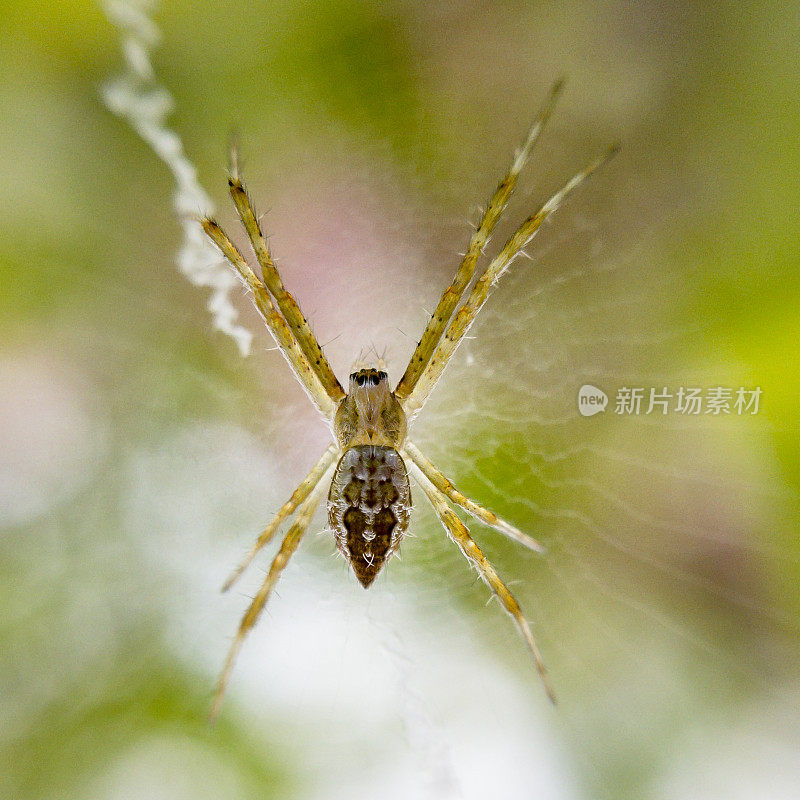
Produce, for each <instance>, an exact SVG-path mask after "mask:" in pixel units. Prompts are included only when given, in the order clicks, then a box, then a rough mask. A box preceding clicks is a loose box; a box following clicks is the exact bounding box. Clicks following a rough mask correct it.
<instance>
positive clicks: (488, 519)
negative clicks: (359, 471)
mask: <svg viewBox="0 0 800 800" xmlns="http://www.w3.org/2000/svg"><path fill="white" fill-rule="evenodd" d="M402 455H404V456H406V457H407V458H408V459H410V460H411V461H412V462H413V463H414V464H416V465H417V466H418V467H419V469H420V470H421V471H422V473H423V474H424V475H425V477H426V478H427V479H428V480H429V481H430V482H431V483H432V484H433V485H434V486H435V487H436V488H437V489H438V490H439V491H440V492H442V494H444V495H446V496H447V498H448V499H449V500H450V502H452V503H455V504H456V505H458V506H461V508H463V509H464V510H465V511H467V512H469V513H470V514H472V516H473V517H475V519H478V520H480V521H481V522H483V523H484V524H485V525H488V526H489V527H490V528H493V529H494V530H496V531H499V532H500V533H502V534H503V535H504V536H507V537H508V538H509V539H513V540H514V541H515V542H518V543H519V544H522V545H524V546H525V547H527V548H529V549H531V550H534V551H536V552H537V553H543V552H544V547H542V545H541V544H539V542H537V541H536V539H534V538H533V537H532V536H528V535H527V534H526V533H523V532H522V531H521V530H519V529H518V528H515V527H514V526H513V525H511V524H509V523H508V522H506V521H505V520H502V519H500V517H498V516H497V514H495V513H494V512H493V511H489V510H488V509H487V508H483V506H479V505H478V504H477V503H476V502H474V501H473V500H470V499H469V498H468V497H467V496H466V495H464V494H462V493H461V492H459V491H458V489H456V487H455V486H453V483H452V482H451V481H450V480H449V478H446V477H445V476H444V475H443V474H442V473H441V472H440V471H439V470H438V469H437V468H436V467H435V466H434V465H433V463H432V462H431V461H430V460H429V459H428V458H426V456H425V455H423V453H422V452H421V451H420V449H419V448H418V447H417V446H416V445H415V444H414V443H413V442H412V441H410V440H409V439H406V441H405V443H404V444H403V453H402Z"/></svg>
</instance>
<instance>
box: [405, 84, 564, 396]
mask: <svg viewBox="0 0 800 800" xmlns="http://www.w3.org/2000/svg"><path fill="white" fill-rule="evenodd" d="M562 85H563V82H562V81H557V82H556V83H555V84H553V86H552V88H551V89H550V92H549V94H548V96H547V99H546V101H545V103H544V105H543V106H542V109H541V111H540V112H539V114H538V116H537V117H536V121H535V122H534V123H533V126H532V127H531V129H530V131H529V132H528V135H527V137H526V139H525V141H524V143H523V144H522V147H520V148H519V150H518V151H517V153H516V155H515V156H514V161H513V162H512V164H511V167H510V168H509V170H508V173H507V174H506V176H505V177H504V178H503V180H502V181H500V184H499V185H498V187H497V189H495V192H494V195H493V196H492V199H491V200H490V201H489V204H488V205H487V206H486V209H485V211H484V212H483V218H482V219H481V221H480V223H479V225H478V227H477V228H476V229H475V232H474V233H473V234H472V237H471V238H470V241H469V246H468V247H467V252H466V253H465V254H464V257H463V259H462V260H461V263H460V264H459V266H458V270H457V271H456V275H455V277H454V278H453V282H452V283H451V284H450V286H448V287H447V289H445V291H444V294H442V297H441V299H440V300H439V304H438V305H437V306H436V310H435V311H434V312H433V315H432V316H431V318H430V319H429V320H428V324H427V326H426V327H425V330H424V331H423V333H422V338H421V339H420V340H419V342H418V343H417V347H416V349H415V350H414V354H413V355H412V356H411V360H410V361H409V362H408V366H407V367H406V371H405V373H404V375H403V377H402V378H401V379H400V382H399V383H398V384H397V387H396V388H395V390H394V393H395V396H396V397H397V398H398V400H401V401H402V400H404V399H405V398H406V397H408V396H409V395H410V394H411V392H412V390H413V389H414V386H416V384H417V381H418V380H419V378H420V376H421V375H422V373H423V370H424V369H425V367H426V366H427V365H428V362H429V361H430V358H431V356H432V355H433V353H434V350H435V349H436V345H437V344H438V343H439V340H440V339H441V338H442V333H444V330H445V327H446V326H447V323H448V322H449V321H450V317H452V315H453V311H454V310H455V307H456V305H458V301H459V300H460V299H461V295H462V294H463V293H464V289H466V287H467V286H468V285H469V282H470V281H471V280H472V276H473V274H474V273H475V264H476V263H477V261H478V258H480V256H481V253H483V248H484V247H485V246H486V243H487V242H488V241H489V237H490V236H491V233H492V231H493V230H494V227H495V225H496V224H497V222H498V220H499V219H500V217H501V215H502V213H503V211H504V209H505V207H506V206H507V205H508V201H509V200H510V198H511V195H512V194H513V192H514V188H515V187H516V185H517V179H518V178H519V174H520V172H522V169H523V167H524V166H525V164H526V163H527V162H528V159H529V157H530V154H531V150H532V149H533V146H534V145H535V144H536V142H537V141H538V139H539V136H540V135H541V133H542V131H543V130H544V127H545V124H546V123H547V120H548V118H549V117H550V114H551V113H552V111H553V107H554V106H555V103H556V100H557V99H558V96H559V94H560V92H561V87H562Z"/></svg>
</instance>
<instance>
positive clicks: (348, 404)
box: [201, 84, 615, 715]
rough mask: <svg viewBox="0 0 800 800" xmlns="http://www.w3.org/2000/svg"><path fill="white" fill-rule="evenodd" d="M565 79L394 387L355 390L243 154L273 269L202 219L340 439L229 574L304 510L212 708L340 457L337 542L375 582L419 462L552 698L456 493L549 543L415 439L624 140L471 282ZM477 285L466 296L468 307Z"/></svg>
mask: <svg viewBox="0 0 800 800" xmlns="http://www.w3.org/2000/svg"><path fill="white" fill-rule="evenodd" d="M559 89H560V84H556V85H555V86H554V87H553V89H552V91H551V93H550V96H549V98H548V101H547V103H546V104H545V106H544V108H543V109H542V111H541V113H540V114H539V116H538V118H537V119H536V122H535V123H534V125H533V127H532V128H531V130H530V132H529V133H528V136H527V138H526V139H525V142H524V144H523V146H522V147H521V148H520V149H519V151H518V152H517V154H516V156H515V158H514V161H513V162H512V164H511V167H510V169H509V171H508V173H507V174H506V176H505V177H504V178H503V180H502V181H501V182H500V184H499V186H498V187H497V189H496V190H495V192H494V195H492V198H491V200H490V201H489V204H488V205H487V206H486V210H485V211H484V214H483V218H482V219H481V222H480V224H479V225H478V227H477V228H476V229H475V231H474V232H473V234H472V238H471V239H470V243H469V247H468V248H467V251H466V253H465V254H464V257H463V258H462V260H461V263H460V264H459V266H458V269H457V271H456V274H455V277H454V279H453V282H452V283H451V284H450V286H448V288H447V289H446V290H445V292H444V294H443V295H442V297H441V299H440V300H439V303H438V305H437V306H436V309H435V310H434V312H433V314H432V316H431V318H430V320H429V322H428V325H427V326H426V328H425V330H424V332H423V334H422V337H421V339H420V341H419V342H418V344H417V347H416V349H415V351H414V354H413V355H412V357H411V360H410V361H409V363H408V366H407V367H406V371H405V373H404V374H403V376H402V378H401V379H400V381H399V383H398V384H397V386H396V387H395V388H394V390H392V389H391V387H390V385H389V378H388V376H387V374H386V372H384V371H383V370H378V369H360V370H358V371H357V372H354V373H353V374H352V375H351V376H350V384H349V392H345V390H344V389H343V388H342V386H341V384H340V383H339V380H338V379H337V377H336V375H335V374H334V372H333V370H332V369H331V366H330V364H329V363H328V360H327V358H326V357H325V354H324V353H323V352H322V348H321V347H320V346H319V344H318V342H317V340H316V338H315V337H314V334H313V333H312V332H311V329H310V327H309V325H308V323H307V321H306V319H305V317H304V316H303V315H302V313H301V312H300V309H299V308H298V306H297V303H296V302H295V299H294V297H292V295H291V294H290V293H289V292H288V291H286V289H285V287H284V286H283V282H282V281H281V278H280V275H279V274H278V270H277V268H276V267H275V263H274V262H273V260H272V256H271V254H270V252H269V248H268V247H267V243H266V240H265V239H264V235H263V234H262V232H261V227H260V225H259V223H258V218H257V217H256V214H255V212H254V211H253V207H252V205H251V203H250V199H249V198H248V196H247V193H246V191H245V189H244V185H243V183H242V180H241V177H240V175H239V173H238V169H237V168H236V164H235V159H234V160H233V162H232V170H231V176H230V178H229V180H228V185H229V187H230V191H231V197H232V198H233V202H234V204H235V206H236V210H237V212H238V214H239V218H240V219H241V221H242V224H243V225H244V227H245V230H246V231H247V234H248V237H249V239H250V243H251V245H252V247H253V252H254V253H255V256H256V258H257V260H258V263H259V266H260V267H261V272H262V277H261V278H259V277H258V276H257V275H256V274H255V273H254V272H253V270H252V269H251V268H250V266H249V265H248V264H247V261H246V260H245V259H244V257H243V256H242V254H241V253H240V252H239V250H238V249H237V248H236V246H235V245H234V244H233V243H232V242H231V240H230V239H229V238H228V237H227V236H226V235H225V233H224V232H223V231H222V229H221V228H220V227H219V225H217V223H216V222H214V221H213V220H212V219H208V218H205V219H203V220H201V222H202V226H203V229H204V230H205V232H206V234H207V235H208V236H209V237H210V238H211V240H212V241H213V242H214V244H216V245H217V247H218V248H219V249H220V250H221V251H222V253H223V254H224V256H225V257H226V258H227V259H228V261H230V262H231V264H232V265H233V266H234V267H235V268H236V271H237V272H238V273H239V275H240V276H241V278H242V279H243V280H244V282H245V284H246V285H247V287H248V288H249V289H250V291H251V292H252V293H253V299H254V301H255V304H256V307H257V308H258V310H259V311H260V312H261V315H262V316H263V317H264V321H265V322H266V324H267V327H268V328H269V330H270V333H271V334H272V336H273V338H274V339H275V342H276V343H277V345H278V347H279V348H280V350H281V352H282V354H283V356H284V357H285V358H286V361H287V362H288V363H289V366H290V367H291V368H292V370H293V371H294V373H295V375H296V377H297V379H298V380H299V381H300V383H301V384H302V385H303V388H304V389H305V390H306V392H307V394H308V395H309V397H310V398H311V400H312V401H313V403H314V404H315V406H316V407H317V410H318V411H319V412H320V414H321V415H322V416H323V418H324V419H325V420H326V421H327V422H328V424H329V425H330V427H331V430H332V433H333V439H334V441H333V443H332V444H331V445H330V446H329V447H328V448H327V449H326V450H325V452H324V453H323V454H322V456H321V457H320V458H319V460H318V461H317V463H316V464H315V465H314V467H313V468H312V469H311V472H309V474H308V475H307V476H306V478H305V479H304V480H303V481H302V483H301V484H300V485H299V486H298V487H297V489H295V491H294V492H293V494H292V496H291V497H290V498H289V499H288V500H287V501H286V503H284V504H283V506H282V507H281V509H280V511H278V513H277V514H276V516H275V518H274V519H273V520H272V522H271V523H270V524H269V525H268V526H267V528H266V529H265V530H264V531H263V532H262V533H261V535H260V536H259V537H258V539H257V540H256V543H255V544H254V545H253V547H252V548H251V549H250V552H249V553H248V555H247V557H246V558H245V559H244V560H243V561H242V563H241V564H240V565H239V566H238V567H237V568H236V570H234V572H233V574H232V575H231V576H230V578H229V579H228V581H227V582H226V584H225V588H228V587H230V586H232V585H233V583H234V582H235V581H236V580H237V579H238V578H239V576H240V575H241V574H242V572H243V571H244V569H245V568H246V567H247V565H248V564H249V563H250V562H251V560H252V559H253V558H254V556H255V555H256V554H257V553H258V552H259V550H261V548H262V547H264V546H265V545H266V544H268V543H269V541H270V540H271V539H272V537H273V536H274V535H275V533H276V532H277V531H278V530H279V528H280V527H281V525H283V523H284V522H285V521H286V520H287V519H288V518H289V517H291V516H292V515H293V514H294V513H295V512H297V516H296V518H295V521H294V523H293V524H292V525H291V526H290V527H289V530H288V532H287V533H286V536H285V537H284V539H283V542H282V544H281V546H280V549H279V551H278V553H277V555H276V556H275V558H274V559H273V562H272V565H271V567H270V570H269V573H268V574H267V577H266V579H265V580H264V582H263V584H262V586H261V589H260V590H259V591H258V593H257V594H256V596H255V598H254V599H253V601H252V603H251V604H250V607H249V608H248V610H247V613H246V614H245V615H244V617H243V619H242V622H241V624H240V625H239V630H238V632H237V634H236V637H235V639H234V641H233V644H232V646H231V649H230V652H229V653H228V659H227V661H226V663H225V668H224V669H223V672H222V675H221V676H220V679H219V683H218V685H217V693H216V696H215V700H214V707H213V709H212V715H214V714H216V713H217V712H218V710H219V706H220V703H221V701H222V697H223V694H224V692H225V687H226V686H227V683H228V680H229V678H230V674H231V671H232V669H233V664H234V662H235V660H236V655H237V653H238V652H239V649H240V647H241V645H242V642H243V641H244V638H245V636H246V635H247V632H248V631H249V630H250V628H252V627H253V625H254V624H255V622H256V620H257V619H258V616H259V614H260V613H261V611H262V610H263V608H264V606H265V604H266V602H267V599H268V597H269V595H270V593H271V591H272V589H273V587H274V586H275V584H276V582H277V580H278V578H279V576H280V574H281V572H282V570H283V569H284V567H285V566H286V564H287V563H288V561H289V559H290V558H291V556H292V554H293V553H294V551H295V550H296V549H297V546H298V544H299V543H300V539H301V537H302V536H303V534H304V533H305V532H306V530H307V529H308V527H309V525H310V524H311V521H312V519H313V517H314V512H315V511H316V509H317V506H318V505H319V503H320V501H321V500H322V497H323V496H324V490H325V482H324V480H323V479H324V478H325V476H326V475H327V474H328V473H329V472H330V471H331V469H333V477H332V479H331V483H330V489H329V491H328V520H329V522H330V526H331V529H332V531H333V534H334V538H335V541H336V545H337V547H338V548H339V550H340V552H341V553H342V554H343V555H344V556H345V557H346V558H347V560H348V561H349V563H350V565H351V566H352V568H353V571H354V572H355V574H356V577H357V578H358V580H359V582H360V583H361V584H362V585H363V586H365V587H366V586H369V585H370V584H371V583H372V582H373V581H374V580H375V577H376V576H377V574H378V572H379V571H380V569H381V568H382V567H383V566H384V564H386V562H387V560H388V558H389V557H390V556H391V555H392V554H393V553H394V552H396V550H397V548H398V546H399V544H400V540H401V539H402V537H403V534H404V533H405V531H406V529H407V528H408V524H409V518H410V514H411V489H410V487H409V481H408V473H409V471H410V473H411V475H412V476H413V478H414V479H415V481H416V482H417V484H418V485H419V487H420V488H421V489H422V492H423V494H424V495H425V496H426V497H427V498H428V500H429V501H430V503H431V505H432V506H433V509H434V511H435V512H436V514H437V516H438V517H439V519H440V520H441V522H442V525H443V526H444V529H445V531H446V532H447V535H448V536H449V537H450V539H452V541H453V542H454V543H455V544H456V545H457V546H458V548H459V549H460V550H461V552H462V554H463V555H464V557H465V558H467V559H468V560H469V561H470V562H471V564H472V565H473V566H474V567H475V569H476V570H477V571H478V573H479V574H480V576H481V577H482V578H483V580H484V581H485V582H486V583H487V585H488V586H489V588H490V589H491V590H492V592H493V593H494V594H495V595H496V597H497V598H498V599H499V601H500V603H501V604H502V606H503V608H504V609H505V610H506V611H507V612H508V613H509V614H510V615H511V617H512V619H513V620H514V623H515V624H516V626H517V628H518V629H519V631H520V633H521V634H522V636H523V637H524V639H525V641H526V643H527V645H528V648H529V649H530V651H531V653H532V655H533V657H534V661H535V663H536V666H537V668H538V670H539V673H540V675H541V676H542V680H543V681H544V684H545V687H546V689H547V691H548V694H549V695H550V697H551V698H552V696H553V695H552V692H551V691H550V688H549V685H548V683H547V679H546V676H545V669H544V665H543V664H542V659H541V657H540V655H539V651H538V649H537V647H536V643H535V642H534V639H533V636H532V634H531V631H530V627H529V626H528V623H527V621H526V619H525V617H524V616H523V615H522V611H521V609H520V607H519V604H518V603H517V601H516V600H515V599H514V597H513V596H512V594H511V592H509V591H508V588H507V587H506V586H505V584H504V583H503V582H502V581H501V580H500V578H499V576H498V575H497V573H496V572H495V570H494V567H492V565H491V564H490V563H489V560H488V559H487V558H486V556H485V555H484V554H483V551H482V550H481V549H480V547H479V546H478V544H477V543H476V542H475V540H474V539H473V538H472V537H471V536H470V533H469V531H468V529H467V526H466V525H465V524H464V523H463V522H462V521H461V519H460V518H459V517H458V516H457V515H456V513H455V512H454V511H453V508H452V507H451V503H452V504H453V505H456V506H459V507H461V508H463V509H464V510H465V511H467V512H468V513H469V514H471V515H472V516H473V517H475V518H476V519H478V520H479V521H481V522H483V523H484V524H485V525H487V526H489V527H490V528H492V529H494V530H496V531H498V532H500V533H502V534H504V535H505V536H508V537H509V538H511V539H514V540H515V541H517V542H519V543H521V544H523V545H525V546H527V547H529V548H531V549H532V550H536V551H539V552H541V549H542V548H541V546H540V545H539V543H538V542H537V541H536V540H535V539H532V538H531V537H530V536H528V535H527V534H525V533H522V531H520V530H518V529H517V528H515V527H514V526H513V525H510V524H509V523H507V522H505V521H503V520H501V519H499V518H498V517H497V515H496V514H494V513H492V512H491V511H489V510H488V509H486V508H483V507H482V506H480V505H478V504H477V503H475V502H474V501H473V500H470V499H469V498H468V497H466V496H464V495H463V494H462V493H461V492H459V491H458V489H456V487H455V486H453V484H452V483H451V482H450V481H449V480H448V479H447V478H446V477H445V476H444V475H443V474H442V473H441V472H440V471H439V470H438V469H437V468H436V467H435V466H434V465H433V464H432V463H431V462H430V461H429V460H428V459H427V458H426V457H425V455H424V454H423V453H422V452H421V451H420V450H419V448H418V447H417V446H416V445H415V444H414V443H413V442H412V441H410V440H409V438H408V436H407V425H408V422H410V421H411V420H412V419H413V418H414V417H415V416H416V414H417V413H418V412H419V411H420V409H421V408H422V406H423V405H424V403H425V401H426V400H427V398H428V395H429V394H430V393H431V391H432V390H433V387H434V386H435V385H436V382H437V381H438V380H439V377H440V376H441V374H442V372H443V371H444V369H445V367H446V366H447V363H448V362H449V360H450V358H451V356H452V355H453V353H454V352H455V351H456V348H457V347H458V345H459V344H460V342H461V341H462V340H463V338H464V336H465V335H466V333H467V331H468V330H469V328H470V326H471V325H472V323H473V321H474V320H475V317H476V316H477V314H478V312H479V311H480V310H481V308H482V307H483V304H484V303H485V302H486V299H487V297H488V296H489V292H490V290H491V288H492V286H494V284H495V283H496V282H497V280H498V279H499V278H500V276H501V275H502V274H503V273H504V272H505V271H506V270H507V269H508V267H509V266H510V264H511V263H512V262H513V260H514V259H515V257H516V256H517V255H518V254H519V253H521V252H522V250H523V249H524V248H525V246H526V245H527V244H528V242H529V241H530V240H531V239H532V238H533V236H534V235H535V234H536V232H537V231H538V230H539V228H540V226H541V224H542V222H544V220H545V219H547V217H549V216H550V214H552V213H553V211H555V210H556V209H557V208H558V207H559V205H560V204H561V203H562V201H563V200H564V198H565V197H566V196H567V194H569V192H571V191H572V190H573V189H575V188H576V187H577V186H579V185H580V184H581V183H583V181H584V180H586V178H587V177H588V176H589V175H590V174H591V173H592V172H594V170H595V169H596V168H597V167H598V166H599V165H600V164H601V163H602V162H603V161H604V160H605V158H607V157H608V155H610V154H611V153H612V152H613V151H614V149H615V148H612V149H611V150H610V151H609V153H608V154H607V155H606V156H604V157H603V158H600V159H598V160H597V161H595V162H593V163H592V164H590V165H589V166H588V167H586V168H585V169H584V170H582V171H581V172H579V173H578V174H577V175H575V176H574V177H573V178H572V179H571V180H570V181H568V182H567V183H566V184H565V185H564V187H563V188H562V189H561V190H560V191H558V192H556V194H554V195H553V196H552V197H551V198H550V199H549V200H548V201H547V202H546V203H545V204H544V205H542V206H541V207H540V208H539V210H538V211H536V212H535V213H534V214H532V215H531V216H530V217H528V218H527V219H526V220H525V221H524V222H523V223H522V225H520V227H519V228H518V229H517V231H516V232H515V233H514V234H513V235H512V236H511V238H510V239H509V240H508V241H507V242H506V244H505V246H504V247H503V248H502V249H501V250H500V252H499V253H498V255H496V256H495V257H494V258H493V259H492V261H491V262H490V263H489V264H488V265H487V266H486V268H485V269H483V271H482V272H480V273H479V274H478V277H477V279H475V281H474V283H473V285H472V288H471V289H469V290H468V287H469V286H470V284H471V283H472V281H473V278H474V277H475V271H476V266H477V262H478V259H479V258H480V256H481V255H482V254H483V248H484V247H485V245H486V243H487V242H488V240H489V237H490V235H491V233H492V231H493V229H494V227H495V225H496V224H497V221H498V220H499V219H500V215H501V214H502V213H503V210H504V209H505V207H506V205H507V203H508V200H509V198H510V197H511V194H512V193H513V191H514V187H515V186H516V183H517V179H518V177H519V174H520V172H521V171H522V168H523V167H524V166H525V163H526V162H527V160H528V157H529V155H530V152H531V149H532V147H533V145H534V143H535V142H536V140H537V139H538V138H539V135H540V134H541V132H542V129H543V128H544V124H545V122H546V121H547V118H548V117H549V116H550V112H551V110H552V107H553V103H554V102H555V98H556V96H557V95H558V92H559ZM465 293H466V295H467V296H466V299H465V300H464V301H463V303H461V306H460V307H458V305H459V303H460V302H461V300H462V296H463V295H464V294H465ZM407 468H408V469H407ZM298 509H299V510H298Z"/></svg>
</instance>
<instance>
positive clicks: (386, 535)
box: [328, 445, 411, 588]
mask: <svg viewBox="0 0 800 800" xmlns="http://www.w3.org/2000/svg"><path fill="white" fill-rule="evenodd" d="M410 514H411V488H410V486H409V483H408V473H407V472H406V466H405V464H404V463H403V459H402V458H401V457H400V454H399V453H398V452H397V450H395V449H394V448H393V447H383V446H379V445H357V446H356V447H350V448H348V449H347V450H345V452H344V454H343V455H342V457H341V458H340V459H339V463H338V464H337V465H336V471H335V472H334V475H333V480H332V481H331V488H330V492H329V493H328V521H329V523H330V526H331V529H332V530H333V535H334V537H335V539H336V546H337V547H338V548H339V550H340V551H341V553H342V554H343V555H344V557H345V558H346V559H347V561H348V562H349V564H350V566H351V567H352V568H353V571H354V572H355V574H356V577H357V578H358V580H359V582H360V583H361V585H362V586H364V588H366V587H367V586H369V585H370V584H371V583H372V581H374V580H375V576H376V575H377V574H378V572H380V569H381V567H382V566H383V565H384V564H385V563H386V561H387V559H388V558H389V556H390V555H391V554H392V553H394V551H395V550H396V549H397V547H398V546H399V544H400V540H401V539H402V538H403V534H404V533H405V532H406V529H407V528H408V521H409V517H410Z"/></svg>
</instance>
